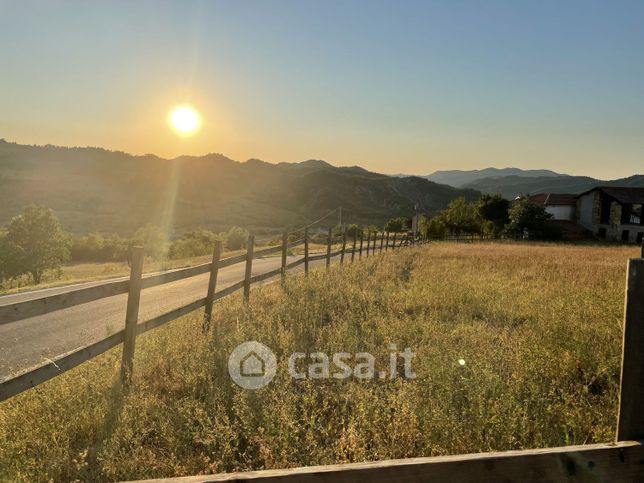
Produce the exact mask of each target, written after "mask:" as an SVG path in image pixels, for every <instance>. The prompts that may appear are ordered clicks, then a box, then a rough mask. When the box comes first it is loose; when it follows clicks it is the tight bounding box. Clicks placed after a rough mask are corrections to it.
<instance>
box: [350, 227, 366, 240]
mask: <svg viewBox="0 0 644 483" xmlns="http://www.w3.org/2000/svg"><path fill="white" fill-rule="evenodd" d="M361 233H363V231H362V228H360V227H359V226H358V225H356V224H351V225H348V226H347V238H348V239H349V240H351V239H353V238H360V234H361Z"/></svg>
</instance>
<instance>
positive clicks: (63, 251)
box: [0, 205, 69, 284]
mask: <svg viewBox="0 0 644 483" xmlns="http://www.w3.org/2000/svg"><path fill="white" fill-rule="evenodd" d="M1 244H2V246H0V257H1V258H0V265H2V267H3V269H2V272H3V274H4V276H5V277H7V278H15V277H19V276H20V275H25V274H29V275H30V276H31V279H32V280H33V283H34V284H39V283H40V282H41V281H42V276H43V274H44V273H45V271H47V270H56V269H60V267H61V265H62V264H63V262H65V261H66V260H67V259H68V258H69V237H68V235H67V234H66V233H65V232H64V231H63V229H62V228H61V226H60V222H59V221H58V218H56V217H55V216H54V214H53V213H52V211H51V210H50V209H48V208H45V207H44V206H37V205H31V206H28V207H27V208H25V210H24V211H23V213H22V214H20V215H18V216H16V217H15V218H13V219H12V220H11V222H10V223H9V226H8V227H7V232H6V234H5V235H4V237H2V240H1Z"/></svg>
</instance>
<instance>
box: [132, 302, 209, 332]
mask: <svg viewBox="0 0 644 483" xmlns="http://www.w3.org/2000/svg"><path fill="white" fill-rule="evenodd" d="M220 293H221V292H219V293H217V294H215V297H216V296H217V295H219V294H220ZM213 299H215V298H214V297H213ZM215 300H216V299H215ZM205 305H206V298H205V297H204V298H202V299H199V300H195V301H194V302H190V303H189V304H186V305H184V306H182V307H179V308H176V309H173V310H171V311H169V312H166V313H165V314H161V315H157V316H156V317H154V318H152V319H149V320H146V321H145V322H141V323H140V324H138V325H137V326H136V333H137V335H140V334H143V333H145V332H147V331H149V330H152V329H156V328H157V327H161V326H162V325H165V324H167V323H168V322H170V321H172V320H174V319H178V318H179V317H183V316H184V315H188V314H189V313H190V312H193V311H195V310H197V309H200V308H201V307H204V306H205Z"/></svg>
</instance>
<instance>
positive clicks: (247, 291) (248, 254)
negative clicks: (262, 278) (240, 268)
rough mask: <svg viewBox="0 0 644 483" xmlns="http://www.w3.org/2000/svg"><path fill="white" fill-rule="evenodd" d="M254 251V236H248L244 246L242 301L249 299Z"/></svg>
mask: <svg viewBox="0 0 644 483" xmlns="http://www.w3.org/2000/svg"><path fill="white" fill-rule="evenodd" d="M254 249H255V236H254V235H249V236H248V242H247V246H246V271H245V275H244V299H245V300H246V301H248V299H249V298H250V277H251V274H252V272H253V250H254Z"/></svg>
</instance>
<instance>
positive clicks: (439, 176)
mask: <svg viewBox="0 0 644 483" xmlns="http://www.w3.org/2000/svg"><path fill="white" fill-rule="evenodd" d="M507 176H515V177H519V178H556V177H561V176H566V175H565V174H560V173H555V172H554V171H550V170H548V169H527V170H524V169H519V168H485V169H474V170H471V171H462V170H449V171H435V172H433V173H432V174H430V175H428V176H425V178H427V179H428V180H430V181H434V182H436V183H442V184H448V185H450V186H454V187H456V188H460V187H462V186H467V185H468V184H469V183H472V182H474V181H478V180H481V179H487V178H503V177H507Z"/></svg>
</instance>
